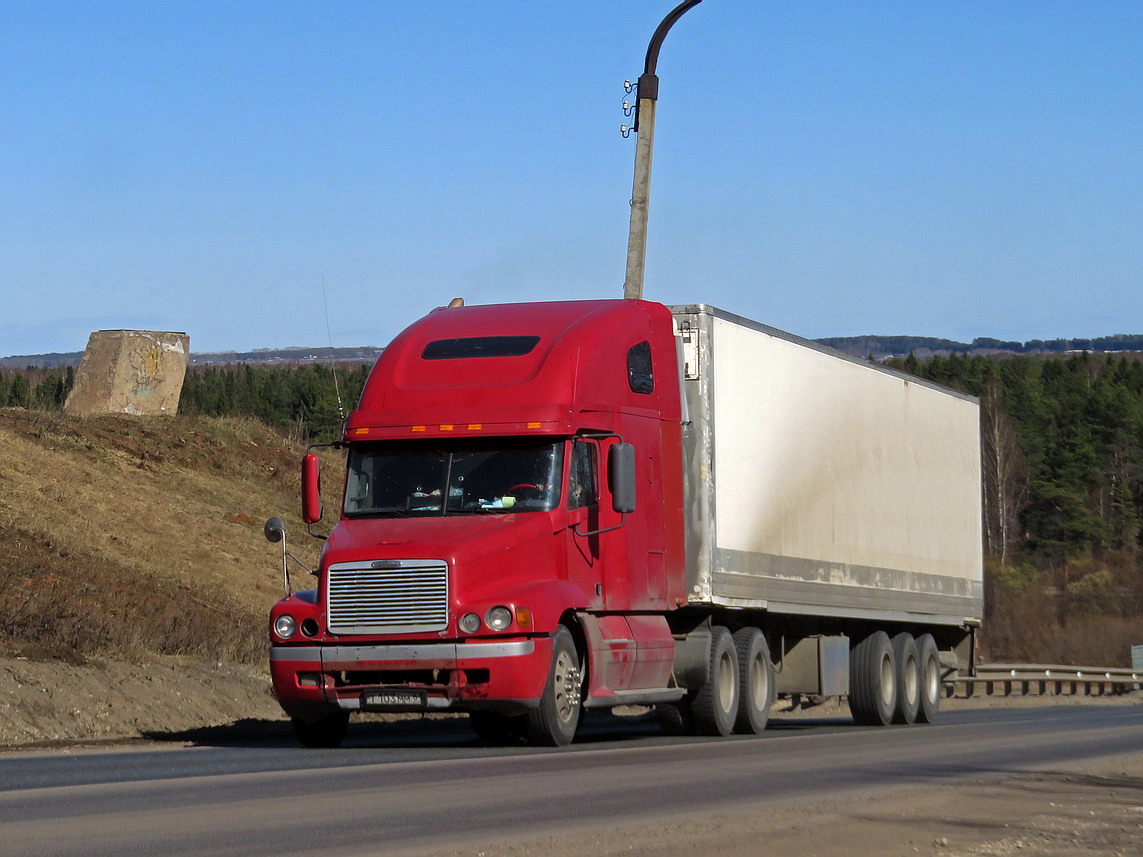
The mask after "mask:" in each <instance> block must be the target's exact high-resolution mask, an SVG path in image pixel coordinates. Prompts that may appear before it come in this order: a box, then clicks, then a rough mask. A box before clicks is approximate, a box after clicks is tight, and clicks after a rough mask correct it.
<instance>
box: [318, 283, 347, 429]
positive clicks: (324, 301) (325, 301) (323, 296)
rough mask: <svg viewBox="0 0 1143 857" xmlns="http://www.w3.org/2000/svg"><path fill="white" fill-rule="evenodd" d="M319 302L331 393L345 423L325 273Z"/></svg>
mask: <svg viewBox="0 0 1143 857" xmlns="http://www.w3.org/2000/svg"><path fill="white" fill-rule="evenodd" d="M321 303H322V306H323V307H324V308H325V336H326V339H327V340H328V341H329V368H330V371H332V372H333V393H334V395H335V396H337V415H338V417H339V418H340V419H341V422H342V423H343V424H344V423H345V408H343V407H342V406H341V388H340V387H339V386H338V384H337V361H335V360H334V359H333V334H332V333H330V330H329V300H328V299H327V298H326V294H325V275H324V274H323V275H322V278H321Z"/></svg>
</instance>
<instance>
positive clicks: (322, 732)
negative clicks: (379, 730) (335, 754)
mask: <svg viewBox="0 0 1143 857" xmlns="http://www.w3.org/2000/svg"><path fill="white" fill-rule="evenodd" d="M290 725H292V726H293V727H294V735H295V736H296V737H297V739H298V743H299V744H301V745H302V746H303V747H311V748H324V749H331V748H333V747H340V746H341V742H342V741H344V740H345V730H346V728H347V727H348V726H349V712H348V711H335V712H334V713H332V714H329V715H327V716H325V717H323V718H321V719H320V720H303V719H302V718H300V717H291V718H290Z"/></svg>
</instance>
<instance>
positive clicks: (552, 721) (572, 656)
mask: <svg viewBox="0 0 1143 857" xmlns="http://www.w3.org/2000/svg"><path fill="white" fill-rule="evenodd" d="M582 694H583V674H582V673H581V672H580V665H579V654H578V653H577V652H576V650H575V643H574V642H573V641H572V635H571V632H570V631H568V629H567V628H565V627H564V626H563V625H560V627H559V630H558V631H556V635H555V637H553V638H552V666H551V669H550V670H549V671H548V682H547V684H546V685H545V686H544V695H543V696H542V697H540V705H539V707H538V708H534V709H532V710H531V711H529V712H528V713H527V714H526V715H524V728H525V734H526V735H527V736H528V741H529V743H531V744H535V745H537V746H541V747H563V746H564V745H566V744H570V743H571V741H572V738H574V737H575V730H576V728H577V727H578V726H579V718H580V714H581V712H582V710H583V707H582V702H583V700H582V698H581V697H582Z"/></svg>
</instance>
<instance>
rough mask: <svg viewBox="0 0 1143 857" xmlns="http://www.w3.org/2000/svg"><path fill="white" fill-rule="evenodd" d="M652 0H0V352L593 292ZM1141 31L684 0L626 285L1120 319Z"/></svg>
mask: <svg viewBox="0 0 1143 857" xmlns="http://www.w3.org/2000/svg"><path fill="white" fill-rule="evenodd" d="M674 2H675V0H664V2H658V0H655V2H652V0H638V2H634V0H629V2H622V3H616V2H614V0H611V2H603V0H599V2H596V0H579V2H574V3H561V4H554V3H538V2H530V3H526V2H513V0H496V2H487V3H478V2H473V1H472V0H468V1H467V2H443V0H442V2H416V3H414V2H410V0H402V2H395V0H392V2H388V1H387V0H375V2H320V0H305V2H288V0H277V2H272V3H271V2H226V3H224V2H208V0H199V2H173V0H164V2H161V3H156V2H100V0H91V2H82V3H80V2H56V0H0V57H3V58H4V60H3V63H4V84H3V86H0V153H2V156H0V356H7V355H12V354H38V353H44V352H50V351H77V350H81V349H82V348H83V346H84V345H85V343H86V340H87V335H88V333H90V332H91V331H92V330H97V329H106V328H147V329H163V330H183V331H187V332H188V333H190V335H191V347H192V350H194V351H217V350H228V349H249V348H273V347H284V346H291V345H325V344H326V343H327V342H328V341H329V340H330V339H332V342H333V344H334V345H339V346H340V345H345V346H348V345H382V344H384V343H386V342H387V341H388V340H389V339H390V338H391V337H392V336H393V335H394V334H395V333H396V332H397V331H398V330H400V329H401V327H403V326H404V325H405V324H407V323H408V322H410V321H412V320H413V319H415V318H417V317H419V316H421V315H423V314H424V313H425V312H426V311H428V310H429V309H431V308H432V307H434V306H439V305H441V304H443V303H446V302H447V301H448V300H449V299H450V298H452V297H454V296H456V295H461V296H463V297H464V298H465V299H466V301H467V302H469V303H490V302H509V301H521V300H533V299H536V300H551V299H560V298H600V297H621V296H622V283H623V271H624V263H625V254H626V241H627V223H628V205H627V201H628V197H629V195H630V189H631V171H632V163H633V158H634V144H635V140H634V137H632V138H631V139H628V140H624V139H623V138H622V137H621V136H620V134H619V133H618V127H619V124H620V122H621V121H623V116H622V112H621V109H620V105H621V102H622V101H623V98H624V97H625V96H624V92H623V87H622V83H623V80H624V78H627V77H629V78H631V79H634V78H635V77H637V76H638V74H639V72H640V71H641V69H642V63H643V55H644V52H645V50H646V46H647V41H648V39H649V38H650V35H651V33H652V31H653V30H654V28H655V26H656V25H657V24H658V22H659V20H660V19H661V18H662V17H663V16H664V15H665V14H666V13H667V12H668V11H670V9H671V8H672V7H673V5H674ZM1140 45H1143V3H1139V2H1137V0H1119V2H1113V1H1112V0H1074V2H1052V0H1024V2H1019V0H1005V2H996V0H991V1H990V2H984V0H980V2H976V0H968V1H967V2H954V3H940V4H934V3H918V2H916V0H910V2H880V0H866V2H857V0H847V1H846V2H843V0H833V2H828V0H821V2H814V0H805V2H757V0H705V2H703V3H702V4H701V5H699V6H698V7H696V8H695V9H693V10H692V11H690V12H689V13H688V14H687V15H686V16H685V17H684V18H683V19H682V20H681V21H680V22H679V23H678V24H677V26H676V27H675V28H674V30H672V32H671V33H670V35H669V36H668V38H667V41H666V43H665V45H664V47H663V52H662V56H661V60H660V64H659V75H660V78H661V89H660V102H659V110H658V120H657V125H656V141H655V142H656V145H655V160H654V171H653V179H652V192H651V208H650V211H651V216H650V231H649V236H650V237H649V241H648V264H647V279H646V296H647V297H648V298H649V299H653V300H659V301H662V302H664V303H691V302H704V303H709V304H713V305H715V306H719V307H722V308H724V309H727V310H730V311H733V312H736V313H739V314H741V315H745V316H748V317H751V318H755V319H758V320H759V321H763V322H766V323H768V324H771V325H774V326H776V327H780V328H783V329H786V330H790V331H792V332H794V333H798V334H802V335H805V336H812V337H819V336H835V335H836V336H844V335H856V334H864V333H881V334H916V335H929V336H943V337H950V338H955V339H962V340H964V339H971V338H973V337H976V336H995V337H999V338H1004V339H1020V340H1023V339H1031V338H1054V337H1058V336H1098V335H1104V334H1112V333H1140V332H1143V288H1140V286H1141V285H1143V193H1141V192H1140V190H1141V188H1143V157H1141V153H1143V51H1141V50H1140ZM323 281H324V284H325V285H324V292H325V298H326V301H327V302H328V307H329V336H328V337H327V332H326V318H325V311H324V307H323Z"/></svg>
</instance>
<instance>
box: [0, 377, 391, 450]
mask: <svg viewBox="0 0 1143 857" xmlns="http://www.w3.org/2000/svg"><path fill="white" fill-rule="evenodd" d="M369 369H370V366H369V365H366V364H350V365H340V366H338V367H337V368H336V369H333V368H331V367H329V366H323V365H320V364H305V365H298V366H273V367H254V366H250V365H246V364H239V365H227V366H204V367H191V368H190V369H188V370H187V374H186V378H185V379H184V381H183V389H182V394H181V395H180V397H179V412H180V413H183V414H192V415H201V416H211V417H224V416H244V417H252V418H254V419H258V420H261V421H263V422H265V423H268V424H270V425H272V426H276V427H278V428H281V429H283V430H287V431H288V432H289V433H290V434H292V435H294V436H296V437H298V438H301V439H306V440H333V439H334V438H336V437H337V436H338V433H339V431H340V429H341V423H342V416H341V411H342V410H343V409H344V410H345V411H348V410H351V409H352V408H354V407H355V406H356V405H357V400H358V399H359V398H360V397H361V390H362V388H363V387H364V386H365V379H366V377H367V376H368V374H369ZM74 384H75V370H74V369H72V367H70V366H68V367H65V368H62V369H43V368H39V367H28V368H26V369H19V370H5V369H0V407H11V408H30V409H36V410H46V411H55V410H60V409H62V408H63V405H64V402H65V401H66V400H67V396H68V393H70V392H71V389H72V387H73V386H74ZM339 397H340V407H339Z"/></svg>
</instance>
